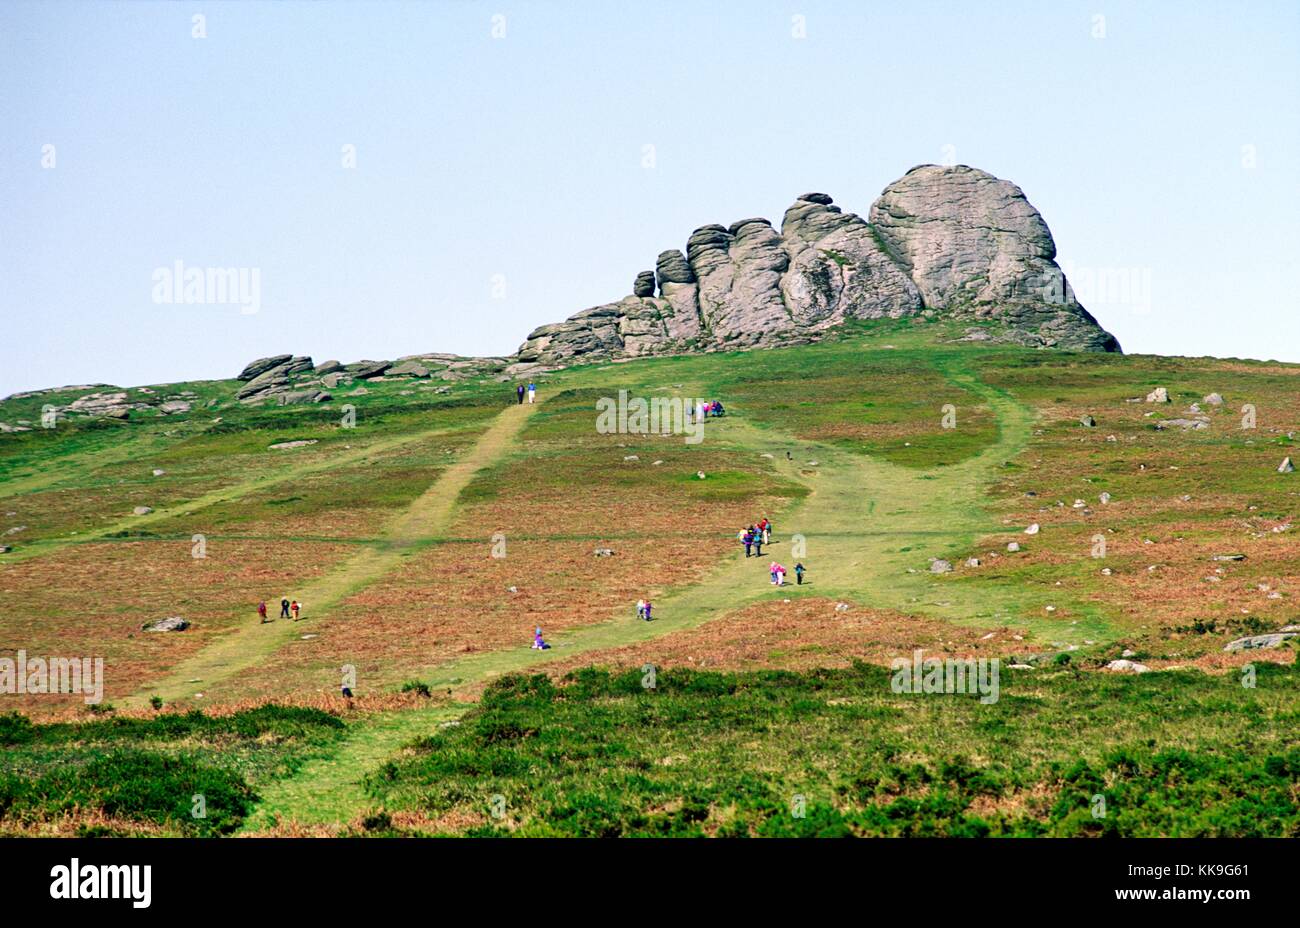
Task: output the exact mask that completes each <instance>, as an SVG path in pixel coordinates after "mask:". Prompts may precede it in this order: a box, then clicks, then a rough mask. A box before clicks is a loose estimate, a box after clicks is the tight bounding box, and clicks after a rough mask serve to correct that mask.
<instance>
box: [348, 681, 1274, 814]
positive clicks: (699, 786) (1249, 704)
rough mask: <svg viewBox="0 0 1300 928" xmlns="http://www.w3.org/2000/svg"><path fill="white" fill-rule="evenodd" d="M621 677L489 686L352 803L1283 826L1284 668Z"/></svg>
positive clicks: (429, 810) (434, 809)
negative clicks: (989, 684) (1253, 684)
mask: <svg viewBox="0 0 1300 928" xmlns="http://www.w3.org/2000/svg"><path fill="white" fill-rule="evenodd" d="M642 681H643V674H642V671H641V670H632V671H628V672H624V673H619V674H611V673H610V672H608V671H604V670H599V669H589V670H584V671H580V672H578V673H576V674H572V675H570V676H569V677H567V678H566V679H565V681H563V683H562V684H561V685H559V686H555V685H552V684H551V682H550V681H549V680H548V679H547V678H546V677H543V676H532V677H529V676H512V677H508V678H504V679H501V680H499V681H497V682H496V683H494V684H493V685H492V686H491V687H490V688H489V690H488V691H487V692H486V693H485V694H484V697H483V700H482V703H481V705H480V706H479V707H478V708H476V709H474V710H473V711H471V712H470V713H468V714H467V715H465V716H464V717H463V718H462V719H461V721H460V723H459V724H458V725H455V726H451V727H445V728H443V729H441V730H440V731H438V733H437V734H434V735H431V736H430V737H427V738H425V739H422V740H420V741H419V742H417V743H415V744H414V745H412V746H411V747H410V748H409V750H408V752H407V756H403V757H399V758H397V759H395V760H393V761H392V762H390V763H389V764H387V765H385V766H384V767H383V768H381V769H380V770H378V771H377V772H376V773H375V774H373V775H372V776H371V777H369V778H368V780H367V785H368V789H369V792H370V796H371V799H372V802H373V803H374V806H375V807H377V808H382V809H383V810H386V811H387V812H389V813H393V812H397V811H399V810H400V811H410V812H417V813H420V814H421V815H423V816H424V817H426V818H428V819H430V820H438V819H442V818H443V817H445V816H451V815H453V813H458V814H459V815H458V819H457V818H452V819H447V820H459V821H462V822H469V823H474V822H477V824H466V825H462V826H460V827H457V828H448V829H446V830H448V831H451V832H455V833H462V834H471V835H507V834H513V835H521V836H529V835H534V836H540V835H563V836H585V837H609V836H618V835H643V836H652V835H677V836H690V835H704V834H710V835H723V836H726V835H766V836H794V835H847V834H855V835H886V836H900V835H913V836H947V835H950V836H983V835H1021V836H1027V835H1053V836H1088V835H1125V836H1146V835H1182V836H1224V835H1237V836H1242V835H1270V836H1290V837H1295V836H1300V806H1298V805H1297V804H1296V802H1295V798H1294V797H1295V791H1296V790H1297V789H1298V788H1300V749H1298V748H1297V747H1296V745H1295V741H1294V738H1293V736H1292V735H1293V731H1294V726H1295V724H1296V722H1297V721H1300V713H1298V712H1297V710H1296V698H1297V696H1298V695H1300V674H1298V673H1297V670H1296V668H1295V667H1294V666H1291V667H1276V666H1271V665H1269V666H1265V667H1261V668H1260V675H1259V678H1258V686H1257V688H1256V689H1253V690H1247V689H1243V688H1242V687H1240V686H1239V685H1237V684H1236V680H1235V678H1231V677H1230V678H1221V677H1211V676H1206V675H1204V674H1200V673H1178V674H1169V675H1159V676H1157V675H1147V676H1140V677H1117V676H1110V675H1097V674H1079V673H1075V672H1072V671H1070V670H1068V669H1066V670H1037V671H1025V672H1015V671H1004V673H1003V677H1002V693H1001V698H1000V699H999V700H998V701H997V702H996V703H994V704H992V705H984V704H982V703H981V702H979V700H978V698H977V697H973V696H961V695H950V696H942V695H930V696H908V695H901V694H895V693H893V692H892V691H891V689H890V687H889V672H888V671H887V670H885V669H883V668H878V667H871V666H867V665H858V666H856V667H854V668H852V669H849V670H836V671H813V672H809V673H802V674H794V673H778V672H762V673H741V674H729V673H709V672H701V671H676V670H674V671H667V672H660V673H659V674H658V676H657V680H656V686H655V688H654V689H646V688H645V687H643V685H642ZM497 796H499V797H502V799H503V800H504V804H503V805H504V814H503V815H502V817H501V818H499V819H498V818H496V817H494V815H493V814H492V808H493V807H492V802H493V797H497ZM800 796H802V797H804V802H803V806H804V809H803V812H804V814H803V816H802V817H799V816H796V815H795V814H794V811H795V809H796V808H797V805H798V799H797V797H800ZM1097 796H1102V797H1104V801H1105V815H1104V816H1100V817H1098V816H1094V814H1093V810H1094V808H1099V806H1098V804H1097V800H1096V797H1097ZM497 803H498V805H497V810H498V811H500V810H501V809H502V802H501V800H497ZM416 830H417V831H419V829H416ZM432 830H433V831H438V830H439V829H432ZM389 833H393V829H391V827H390V829H389Z"/></svg>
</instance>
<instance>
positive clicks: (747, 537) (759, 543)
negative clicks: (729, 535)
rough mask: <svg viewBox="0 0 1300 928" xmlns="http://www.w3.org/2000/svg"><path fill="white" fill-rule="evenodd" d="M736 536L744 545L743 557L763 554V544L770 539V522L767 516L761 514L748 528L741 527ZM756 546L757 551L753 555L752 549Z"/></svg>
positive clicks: (767, 542) (768, 542) (769, 541)
mask: <svg viewBox="0 0 1300 928" xmlns="http://www.w3.org/2000/svg"><path fill="white" fill-rule="evenodd" d="M736 537H737V538H739V539H740V543H741V544H742V545H744V546H745V557H751V556H757V557H762V556H763V545H766V544H770V543H771V541H772V522H771V520H770V519H768V517H767V516H763V518H762V519H760V520H759V521H758V522H756V523H755V524H753V525H751V526H749V528H742V529H741V530H740V531H739V532H738V533H737V534H736ZM754 548H757V549H758V553H757V555H754V554H753V553H752V549H754Z"/></svg>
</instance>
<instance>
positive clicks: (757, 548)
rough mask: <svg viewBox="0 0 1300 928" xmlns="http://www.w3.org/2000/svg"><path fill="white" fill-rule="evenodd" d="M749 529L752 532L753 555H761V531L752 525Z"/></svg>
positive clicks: (762, 542)
mask: <svg viewBox="0 0 1300 928" xmlns="http://www.w3.org/2000/svg"><path fill="white" fill-rule="evenodd" d="M750 531H751V532H753V533H754V556H755V557H762V556H763V544H764V541H763V533H762V532H760V531H759V530H758V529H757V528H753V527H751V528H750Z"/></svg>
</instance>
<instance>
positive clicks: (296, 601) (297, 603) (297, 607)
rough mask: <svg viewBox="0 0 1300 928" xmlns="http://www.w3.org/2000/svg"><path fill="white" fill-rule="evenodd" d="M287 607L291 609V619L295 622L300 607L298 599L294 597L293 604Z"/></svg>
mask: <svg viewBox="0 0 1300 928" xmlns="http://www.w3.org/2000/svg"><path fill="white" fill-rule="evenodd" d="M289 608H290V609H292V610H293V620H294V621H295V622H297V621H298V610H299V609H301V608H302V605H301V604H300V603H299V602H298V600H296V599H295V600H294V601H293V605H292V606H290V607H289Z"/></svg>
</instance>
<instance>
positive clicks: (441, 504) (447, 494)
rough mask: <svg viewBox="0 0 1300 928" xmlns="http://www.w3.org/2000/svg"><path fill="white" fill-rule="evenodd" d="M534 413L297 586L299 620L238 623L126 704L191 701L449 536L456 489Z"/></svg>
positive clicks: (515, 417)
mask: <svg viewBox="0 0 1300 928" xmlns="http://www.w3.org/2000/svg"><path fill="white" fill-rule="evenodd" d="M537 408H538V407H536V406H510V407H507V408H506V409H505V410H504V411H503V412H501V413H500V414H499V415H498V416H497V418H496V419H494V420H493V421H492V424H491V425H490V426H488V428H487V430H486V431H485V432H484V433H483V435H482V436H481V437H480V438H479V439H478V441H477V442H476V443H475V444H474V446H473V447H472V448H470V450H469V452H468V453H467V454H465V455H463V456H462V457H461V458H459V459H458V460H457V461H455V462H454V463H453V464H451V465H450V466H449V467H447V468H446V469H445V470H444V471H443V472H442V473H441V474H439V476H438V479H437V480H435V481H434V483H433V484H432V485H431V486H430V487H429V489H427V490H426V491H425V492H424V493H423V494H421V495H420V496H419V497H418V498H417V499H416V500H415V501H414V502H413V503H412V504H411V505H410V506H409V507H407V509H406V510H405V511H403V512H402V513H401V515H399V516H398V517H397V518H395V519H394V520H393V521H392V522H391V523H390V524H389V527H388V529H387V530H386V532H385V533H384V535H383V537H382V538H380V539H379V541H378V543H377V544H374V545H372V546H369V547H367V548H365V549H364V550H362V551H359V552H357V553H356V554H354V555H351V556H350V557H348V558H347V560H345V561H344V562H343V563H342V564H341V565H339V566H338V567H336V568H334V569H333V570H331V571H329V572H328V573H327V574H326V575H325V576H323V577H320V578H319V579H317V580H314V581H311V582H310V583H308V584H307V585H306V586H304V587H302V588H300V589H299V591H298V592H297V594H296V595H295V598H296V599H298V600H300V601H301V602H302V603H303V604H304V608H305V609H306V610H307V613H306V616H305V617H304V618H303V619H302V620H300V621H298V622H288V621H275V622H269V623H266V624H262V623H259V622H251V623H249V624H246V625H241V626H239V627H238V628H236V629H234V630H233V631H231V632H229V633H227V634H226V635H224V636H222V637H221V638H218V639H216V640H215V641H213V642H212V643H211V644H209V645H207V646H206V647H204V648H203V649H202V650H201V651H199V652H198V653H197V654H194V655H192V656H191V657H189V658H187V659H186V660H184V661H183V662H181V663H180V664H179V665H177V667H176V668H175V669H174V670H173V671H172V673H171V674H170V675H169V676H168V677H166V678H165V679H163V680H161V681H156V682H154V683H152V684H150V685H148V686H146V687H144V688H143V689H142V690H141V691H140V692H139V693H136V694H135V695H134V696H132V697H130V698H129V700H128V701H127V702H128V704H131V703H140V702H142V701H145V700H147V699H148V698H149V697H150V696H158V697H160V698H162V699H163V700H175V699H183V698H190V697H193V696H194V694H195V693H196V692H202V690H203V689H204V688H205V687H206V686H210V685H211V684H212V682H213V681H215V680H221V679H226V678H229V677H231V676H232V675H234V674H236V673H239V672H240V671H243V670H246V669H248V668H250V667H253V666H254V665H256V664H257V663H258V662H259V661H261V660H262V659H263V658H265V657H267V656H268V655H270V654H272V653H273V652H274V651H276V650H277V649H278V648H280V647H281V646H283V645H284V644H285V643H286V642H289V641H292V640H294V639H295V638H298V637H299V636H301V635H302V634H303V633H304V632H306V631H309V630H310V629H311V628H312V625H313V621H314V620H315V619H319V618H322V617H324V616H326V615H328V614H329V613H330V612H331V611H332V610H334V609H336V608H337V607H338V606H339V605H340V604H341V603H342V602H343V601H344V600H345V599H346V598H347V597H348V596H350V595H351V594H353V593H355V592H357V591H358V590H361V589H363V588H364V587H366V586H368V585H370V584H371V583H373V582H374V581H375V580H377V579H379V578H380V577H382V576H384V575H385V574H387V573H388V572H389V571H391V570H392V569H393V568H394V567H396V566H397V565H398V564H399V563H400V562H401V559H402V557H403V555H404V554H405V553H407V552H409V550H410V549H411V548H412V547H413V546H415V545H417V544H420V543H423V542H427V541H428V540H429V539H431V538H434V537H437V536H438V535H439V534H441V533H442V532H444V531H446V529H447V527H448V526H449V525H450V524H451V516H452V510H453V508H454V507H455V505H456V500H457V498H458V497H459V496H460V493H461V491H462V490H463V489H464V488H465V487H466V486H467V485H468V484H469V482H470V480H471V479H472V478H473V476H474V474H476V473H477V472H478V471H479V470H482V469H483V468H485V467H487V466H489V465H491V464H492V463H494V462H495V461H496V460H497V458H499V457H500V456H501V454H502V453H504V451H505V450H506V449H507V448H508V447H509V445H510V443H511V442H512V441H513V439H514V437H515V435H517V434H518V433H519V431H520V430H521V429H522V428H523V426H524V423H525V422H526V421H527V418H528V416H529V415H530V414H531V412H532V411H533V410H535V409H537ZM194 681H197V682H194Z"/></svg>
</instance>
